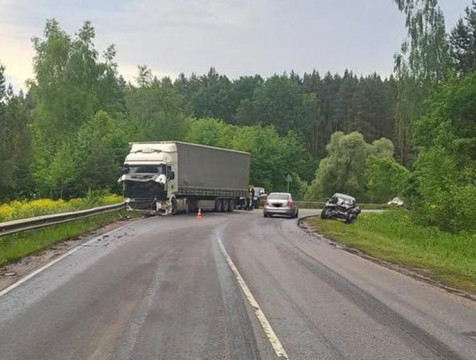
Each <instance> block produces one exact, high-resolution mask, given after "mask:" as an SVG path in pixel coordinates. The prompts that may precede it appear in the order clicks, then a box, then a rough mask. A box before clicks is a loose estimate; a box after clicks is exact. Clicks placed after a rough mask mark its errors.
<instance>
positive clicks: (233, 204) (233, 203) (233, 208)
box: [228, 199, 235, 212]
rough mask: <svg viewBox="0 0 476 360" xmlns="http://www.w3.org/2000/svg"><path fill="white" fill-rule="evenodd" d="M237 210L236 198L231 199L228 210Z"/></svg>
mask: <svg viewBox="0 0 476 360" xmlns="http://www.w3.org/2000/svg"><path fill="white" fill-rule="evenodd" d="M234 210H235V200H233V199H230V202H229V206H228V211H229V212H233V211H234Z"/></svg>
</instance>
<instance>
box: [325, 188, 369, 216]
mask: <svg viewBox="0 0 476 360" xmlns="http://www.w3.org/2000/svg"><path fill="white" fill-rule="evenodd" d="M359 214H360V208H359V207H358V206H357V205H356V203H355V198H354V197H352V196H349V195H345V194H339V193H335V194H334V195H332V197H331V198H330V199H328V200H327V202H326V205H325V206H324V209H322V212H321V219H340V220H344V221H345V222H346V223H353V222H354V221H355V220H356V219H357V216H358V215H359Z"/></svg>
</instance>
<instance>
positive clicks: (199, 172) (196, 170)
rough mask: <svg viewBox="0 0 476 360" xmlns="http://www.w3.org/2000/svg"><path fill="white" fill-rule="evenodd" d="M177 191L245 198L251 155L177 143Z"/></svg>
mask: <svg viewBox="0 0 476 360" xmlns="http://www.w3.org/2000/svg"><path fill="white" fill-rule="evenodd" d="M176 145H177V155H178V174H177V177H178V179H177V180H178V192H179V193H184V194H185V193H188V194H190V193H195V192H199V193H208V194H211V192H213V193H222V194H223V195H233V196H244V195H245V194H246V189H247V186H248V182H249V176H250V174H249V169H250V154H249V153H246V152H241V151H233V150H226V149H219V148H213V147H208V146H199V145H194V144H187V143H180V142H177V143H176Z"/></svg>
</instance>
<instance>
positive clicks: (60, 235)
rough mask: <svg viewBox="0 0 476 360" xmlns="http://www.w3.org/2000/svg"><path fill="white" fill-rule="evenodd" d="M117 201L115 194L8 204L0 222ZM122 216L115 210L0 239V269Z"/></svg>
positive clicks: (0, 209)
mask: <svg viewBox="0 0 476 360" xmlns="http://www.w3.org/2000/svg"><path fill="white" fill-rule="evenodd" d="M121 201H123V199H122V197H121V196H118V195H105V196H89V197H86V198H84V199H72V200H70V201H64V200H61V199H60V200H52V199H36V200H24V201H12V202H9V203H5V204H1V205H0V222H3V221H10V220H15V219H21V218H27V217H33V216H39V215H46V214H53V213H60V212H67V211H75V210H83V209H87V208H92V207H96V206H102V205H109V204H115V203H119V202H121ZM123 213H124V210H118V211H113V212H110V213H107V214H102V215H95V216H91V217H87V218H84V219H78V220H74V221H70V222H67V223H63V224H58V225H52V226H48V227H45V228H41V229H37V230H31V231H24V232H21V233H17V234H12V235H7V236H3V237H0V267H2V266H4V265H6V264H8V263H11V262H15V261H18V260H20V259H21V258H23V257H25V256H27V255H30V254H33V253H38V252H41V251H43V250H45V249H47V248H49V247H51V246H52V245H53V244H55V243H57V242H60V241H64V240H67V239H71V238H74V237H77V236H79V235H81V234H83V233H85V232H87V231H91V230H95V229H98V228H101V227H103V226H105V225H107V224H109V223H111V222H114V221H117V220H119V219H120V218H121V217H122V215H123Z"/></svg>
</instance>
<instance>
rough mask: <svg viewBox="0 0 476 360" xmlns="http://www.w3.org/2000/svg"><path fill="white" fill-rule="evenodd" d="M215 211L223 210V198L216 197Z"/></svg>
mask: <svg viewBox="0 0 476 360" xmlns="http://www.w3.org/2000/svg"><path fill="white" fill-rule="evenodd" d="M215 211H216V212H222V211H223V200H222V199H217V200H216V202H215Z"/></svg>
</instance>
